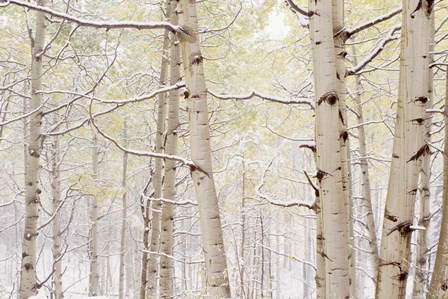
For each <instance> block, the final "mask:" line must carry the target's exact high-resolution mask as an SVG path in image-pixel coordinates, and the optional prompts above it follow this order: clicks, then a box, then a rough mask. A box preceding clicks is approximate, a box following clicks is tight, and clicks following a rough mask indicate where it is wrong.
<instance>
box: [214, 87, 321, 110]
mask: <svg viewBox="0 0 448 299" xmlns="http://www.w3.org/2000/svg"><path fill="white" fill-rule="evenodd" d="M208 93H209V94H210V95H212V96H213V97H215V98H217V99H220V100H242V101H246V100H250V99H252V98H260V99H262V100H264V101H270V102H274V103H279V104H286V105H307V106H310V107H311V109H314V105H313V103H312V102H310V101H306V100H284V99H279V98H275V97H273V96H268V95H263V94H261V93H258V92H256V91H253V92H251V93H250V94H247V95H228V94H218V93H215V92H214V91H210V90H208Z"/></svg>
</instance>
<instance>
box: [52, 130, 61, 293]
mask: <svg viewBox="0 0 448 299" xmlns="http://www.w3.org/2000/svg"><path fill="white" fill-rule="evenodd" d="M58 139H59V137H57V136H56V137H54V139H53V144H52V152H51V196H52V200H53V215H54V218H53V222H52V231H53V271H54V273H53V287H54V294H55V299H62V298H64V294H63V290H62V261H61V259H62V251H61V249H62V248H61V246H62V243H61V224H60V223H61V216H60V214H59V211H58V207H59V206H60V204H61V184H60V172H59V169H60V167H59V165H60V161H59V140H58Z"/></svg>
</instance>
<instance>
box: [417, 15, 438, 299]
mask: <svg viewBox="0 0 448 299" xmlns="http://www.w3.org/2000/svg"><path fill="white" fill-rule="evenodd" d="M430 17H431V20H430V33H429V64H431V63H433V62H434V54H433V52H434V46H435V45H434V31H435V22H434V14H431V16H430ZM428 72H429V74H428V76H429V77H428V100H429V101H428V107H432V103H433V88H434V74H433V71H432V68H428ZM431 122H432V118H431V115H428V117H427V118H426V119H425V142H426V143H427V144H429V143H430V142H431ZM430 179H431V160H430V155H426V156H425V157H424V158H423V161H422V167H421V170H420V186H419V188H418V196H419V200H420V218H419V225H420V226H423V227H425V228H426V229H427V228H428V227H429V221H430V214H431V202H430V199H431V194H430ZM426 229H425V230H421V231H419V232H418V239H417V254H416V257H417V259H416V265H415V278H414V292H413V293H414V294H413V296H414V298H423V297H424V296H425V294H426V293H427V290H428V285H429V260H428V258H429V251H430V248H429V247H428V246H429V243H428V241H429V240H428V237H429V235H428V231H427V230H426Z"/></svg>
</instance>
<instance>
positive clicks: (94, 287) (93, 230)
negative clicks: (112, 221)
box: [89, 133, 100, 296]
mask: <svg viewBox="0 0 448 299" xmlns="http://www.w3.org/2000/svg"><path fill="white" fill-rule="evenodd" d="M92 143H93V144H92V169H93V181H94V182H97V179H98V163H99V158H98V139H97V137H96V133H94V134H93V140H92ZM95 193H96V192H95V191H94V194H93V195H92V198H91V199H92V201H91V202H92V206H91V207H90V232H89V257H90V273H89V296H98V295H99V293H98V292H99V278H100V274H99V266H98V196H97V194H95Z"/></svg>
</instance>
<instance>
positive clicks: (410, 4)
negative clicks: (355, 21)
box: [376, 0, 431, 298]
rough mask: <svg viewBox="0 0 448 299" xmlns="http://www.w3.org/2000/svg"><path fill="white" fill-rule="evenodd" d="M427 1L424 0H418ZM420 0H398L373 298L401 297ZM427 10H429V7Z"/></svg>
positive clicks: (420, 94)
mask: <svg viewBox="0 0 448 299" xmlns="http://www.w3.org/2000/svg"><path fill="white" fill-rule="evenodd" d="M423 2H425V3H427V1H423ZM421 4H422V1H418V0H412V1H403V12H402V14H403V26H402V37H401V58H400V86H399V94H398V108H397V109H398V110H397V119H396V124H395V137H394V145H393V154H392V166H391V173H390V179H389V186H388V193H387V198H386V209H385V216H384V224H383V233H382V242H381V253H380V254H381V255H380V262H379V272H378V280H377V290H376V296H377V298H386V297H388V298H404V296H405V294H406V282H407V277H408V273H409V258H410V245H411V244H410V241H411V234H412V231H413V230H412V228H411V226H412V223H413V216H414V206H415V199H416V194H417V190H418V175H419V171H420V167H421V161H422V159H423V158H424V156H425V155H427V154H429V148H428V145H426V143H425V140H424V135H425V130H424V124H425V121H424V120H425V118H426V114H425V110H426V105H427V102H428V77H429V76H428V74H429V73H428V67H429V62H428V61H429V27H430V26H429V24H430V17H429V15H428V10H427V9H426V8H425V6H424V5H421ZM430 12H431V10H430Z"/></svg>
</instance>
